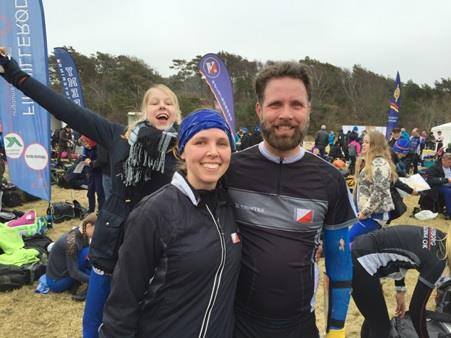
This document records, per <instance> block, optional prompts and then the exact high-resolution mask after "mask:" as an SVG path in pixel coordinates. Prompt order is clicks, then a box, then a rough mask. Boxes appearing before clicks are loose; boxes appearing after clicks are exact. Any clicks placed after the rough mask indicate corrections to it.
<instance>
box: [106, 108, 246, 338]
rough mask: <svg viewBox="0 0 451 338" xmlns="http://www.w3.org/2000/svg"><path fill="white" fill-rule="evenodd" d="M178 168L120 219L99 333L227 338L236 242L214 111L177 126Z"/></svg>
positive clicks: (225, 146)
mask: <svg viewBox="0 0 451 338" xmlns="http://www.w3.org/2000/svg"><path fill="white" fill-rule="evenodd" d="M178 137H179V138H178V150H179V157H180V159H181V160H182V161H183V164H182V166H181V169H180V170H179V171H178V172H176V173H175V174H174V176H173V179H172V182H171V184H168V185H166V186H164V187H163V188H161V189H160V190H158V191H156V192H155V193H153V194H152V195H150V196H148V197H146V198H144V199H143V200H142V201H141V202H140V203H139V204H138V206H137V207H136V208H135V209H134V210H133V211H132V213H131V214H130V216H129V218H128V220H127V222H126V229H127V231H126V232H125V238H124V242H123V244H122V246H121V249H120V251H119V260H118V263H117V265H116V268H115V270H114V273H113V280H112V289H111V293H110V296H109V298H108V300H107V303H106V306H105V310H104V315H103V324H102V326H101V328H100V336H101V337H109V338H110V337H232V336H233V328H234V312H233V304H234V300H235V290H236V284H237V278H238V272H239V267H240V259H241V244H240V238H239V235H238V233H237V227H236V224H235V221H234V216H233V211H232V204H231V201H230V200H229V198H228V195H227V193H226V191H225V190H224V189H223V188H222V186H221V184H219V183H218V182H219V180H220V178H221V177H222V175H223V174H224V173H225V172H226V170H227V168H228V166H229V162H230V157H231V148H232V146H233V138H232V135H231V133H230V130H229V128H228V126H227V124H226V122H225V121H224V119H223V118H222V116H221V115H219V114H218V113H217V112H215V111H212V110H207V109H204V110H199V111H195V112H193V113H191V114H190V115H188V116H187V117H186V118H185V119H184V120H183V121H182V123H181V125H180V130H179V134H178Z"/></svg>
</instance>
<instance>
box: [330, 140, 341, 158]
mask: <svg viewBox="0 0 451 338" xmlns="http://www.w3.org/2000/svg"><path fill="white" fill-rule="evenodd" d="M329 157H330V158H331V159H332V160H334V159H337V158H339V159H343V158H344V154H343V151H342V150H341V144H340V141H339V140H336V141H335V144H334V145H332V147H331V149H330V151H329Z"/></svg>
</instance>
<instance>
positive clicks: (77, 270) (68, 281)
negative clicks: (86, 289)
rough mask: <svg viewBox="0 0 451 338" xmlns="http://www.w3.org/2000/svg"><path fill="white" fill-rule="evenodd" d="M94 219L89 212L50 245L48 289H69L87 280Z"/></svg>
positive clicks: (89, 270) (54, 290) (61, 290)
mask: <svg viewBox="0 0 451 338" xmlns="http://www.w3.org/2000/svg"><path fill="white" fill-rule="evenodd" d="M96 221H97V216H96V214H94V213H92V214H89V215H88V216H86V217H85V218H84V219H83V221H82V222H81V224H80V226H79V227H76V228H74V229H72V230H70V231H68V232H66V233H64V234H63V235H62V236H61V237H60V238H58V239H57V240H56V242H55V244H54V245H53V246H52V249H51V251H50V256H49V262H48V266H47V272H46V279H47V285H48V286H49V288H50V291H53V292H63V291H67V290H71V289H74V288H76V287H78V286H79V285H80V284H81V283H87V282H88V281H89V275H90V272H91V265H90V264H89V260H88V250H89V249H88V248H89V241H90V239H91V238H92V235H93V233H94V227H95V223H96Z"/></svg>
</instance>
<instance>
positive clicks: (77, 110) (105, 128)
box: [0, 47, 124, 149]
mask: <svg viewBox="0 0 451 338" xmlns="http://www.w3.org/2000/svg"><path fill="white" fill-rule="evenodd" d="M0 75H1V76H2V77H3V78H4V79H5V80H6V81H7V82H9V83H11V84H12V85H13V86H14V87H16V88H17V89H19V90H20V91H22V92H23V93H24V94H25V95H27V96H28V97H30V98H32V99H33V100H34V101H35V102H37V103H38V104H39V105H40V106H42V107H43V108H45V109H46V110H47V111H48V112H49V113H50V114H52V115H53V116H55V117H56V118H57V119H59V120H61V121H64V122H66V123H67V124H68V125H69V126H70V127H71V128H73V129H75V130H77V131H79V132H80V133H82V134H85V135H87V136H88V137H90V138H91V139H93V140H94V141H96V142H97V143H100V144H102V145H103V146H104V147H105V148H107V149H109V148H110V145H111V140H112V139H113V137H114V135H116V134H117V133H121V132H122V130H123V129H124V127H123V126H121V125H120V124H116V123H113V122H110V121H108V120H107V119H105V118H103V117H101V116H100V115H98V114H96V113H94V112H92V111H90V110H88V109H85V108H82V107H80V106H79V105H77V104H76V103H74V102H72V101H71V100H69V99H67V98H66V97H64V96H63V95H61V94H59V93H57V92H55V91H54V90H52V89H50V88H49V87H47V86H45V85H44V84H42V83H41V82H39V81H37V80H35V79H34V78H33V77H31V76H30V75H28V74H27V73H25V72H24V71H22V70H21V69H20V67H19V65H18V64H17V62H16V61H15V60H14V59H12V58H10V57H8V56H6V52H5V49H4V48H1V47H0Z"/></svg>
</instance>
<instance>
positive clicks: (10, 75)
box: [0, 55, 30, 87]
mask: <svg viewBox="0 0 451 338" xmlns="http://www.w3.org/2000/svg"><path fill="white" fill-rule="evenodd" d="M0 66H2V67H3V69H2V68H0V75H1V76H3V77H4V78H5V80H6V81H8V82H9V83H11V84H12V85H13V86H15V87H19V86H20V85H21V84H22V83H23V82H24V81H25V80H26V79H28V78H29V77H30V75H28V74H27V73H25V72H24V71H23V70H22V69H20V67H19V65H18V64H17V62H16V60H14V59H13V58H10V57H9V56H3V55H0Z"/></svg>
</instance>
